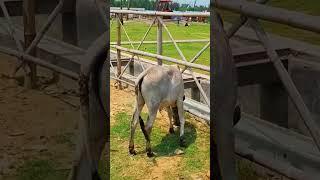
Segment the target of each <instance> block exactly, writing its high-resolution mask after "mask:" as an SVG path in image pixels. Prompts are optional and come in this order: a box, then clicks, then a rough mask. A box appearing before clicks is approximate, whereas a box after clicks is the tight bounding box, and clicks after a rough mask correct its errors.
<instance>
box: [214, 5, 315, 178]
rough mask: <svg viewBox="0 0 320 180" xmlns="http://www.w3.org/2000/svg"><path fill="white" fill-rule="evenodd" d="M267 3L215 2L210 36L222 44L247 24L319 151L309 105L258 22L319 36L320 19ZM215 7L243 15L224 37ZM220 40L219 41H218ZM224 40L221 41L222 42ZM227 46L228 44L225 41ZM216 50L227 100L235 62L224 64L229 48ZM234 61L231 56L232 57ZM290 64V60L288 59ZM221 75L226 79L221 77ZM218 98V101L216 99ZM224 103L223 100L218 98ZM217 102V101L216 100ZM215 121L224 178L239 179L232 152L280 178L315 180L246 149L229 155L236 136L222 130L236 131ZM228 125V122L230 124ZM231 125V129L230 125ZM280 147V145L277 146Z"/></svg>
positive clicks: (217, 87) (239, 148)
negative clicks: (263, 21) (276, 174)
mask: <svg viewBox="0 0 320 180" xmlns="http://www.w3.org/2000/svg"><path fill="white" fill-rule="evenodd" d="M267 1H268V0H257V3H255V2H248V1H245V0H228V1H225V0H214V1H213V3H212V4H211V5H212V9H211V11H212V12H213V16H215V17H212V19H213V26H212V31H211V34H214V36H213V39H214V41H217V42H216V43H218V42H219V37H224V38H226V39H229V38H231V37H232V36H233V35H234V34H235V33H236V32H237V31H238V29H239V28H240V27H241V26H242V25H244V24H245V23H247V24H248V25H249V27H251V28H252V29H253V30H254V32H255V34H256V36H257V38H258V39H259V40H260V42H261V44H262V45H263V47H264V48H265V50H266V53H267V55H268V57H269V59H270V61H271V62H272V64H273V66H274V68H275V69H276V72H277V74H278V76H279V78H280V80H281V82H282V84H283V86H284V87H285V89H286V91H287V93H288V95H289V97H290V99H291V100H292V102H293V104H294V105H295V107H296V109H297V110H298V112H299V114H300V116H301V118H302V120H303V122H304V123H305V125H306V127H307V129H308V131H309V132H310V134H311V137H312V139H313V141H314V144H315V145H316V147H317V148H318V150H320V129H319V126H318V125H317V123H316V122H315V119H314V118H313V117H312V116H311V113H310V111H309V110H308V108H307V106H306V104H305V103H304V101H303V99H302V96H301V95H300V93H299V91H298V90H297V88H296V86H295V84H294V83H293V80H292V79H291V77H290V75H289V74H288V72H287V70H286V68H285V67H284V65H283V64H282V62H281V59H280V58H279V55H278V53H277V52H276V50H275V48H274V47H273V44H271V41H270V39H269V37H268V35H267V33H266V32H265V30H264V28H263V27H262V26H261V23H260V22H259V19H261V20H267V21H271V22H277V23H281V24H285V25H289V26H292V27H295V28H300V29H304V30H309V31H313V32H317V33H319V32H320V18H319V17H315V16H311V15H304V14H301V13H298V12H292V11H288V10H284V9H280V8H275V7H270V6H265V5H262V4H264V3H266V2H267ZM213 7H215V8H217V9H218V10H219V9H223V10H227V11H231V12H234V13H238V14H240V17H239V18H238V19H237V20H236V21H234V23H233V24H232V26H231V27H230V28H229V29H228V30H226V32H225V33H224V30H223V27H222V24H221V22H220V21H221V19H220V18H219V17H217V16H219V14H218V13H217V12H216V11H215V10H214V9H213ZM217 36H218V37H217ZM221 39H223V38H220V40H221ZM226 42H227V41H226ZM214 45H216V47H215V46H213V48H214V53H217V56H215V57H218V59H215V61H217V64H215V66H216V67H217V68H219V67H220V69H218V70H217V71H218V72H219V73H220V75H219V73H217V75H216V76H214V77H213V78H214V79H215V82H221V83H218V84H215V87H214V88H215V89H214V91H216V93H217V94H216V95H217V96H219V95H221V96H224V95H225V94H224V93H222V91H223V89H228V88H235V87H233V86H232V85H231V84H230V83H229V84H228V83H222V81H227V80H230V76H232V75H233V73H232V71H231V69H230V66H234V62H233V60H232V58H230V59H228V61H230V62H229V64H227V63H226V62H222V61H225V59H222V57H230V56H231V55H230V53H231V51H230V49H229V48H230V47H228V46H224V47H223V48H219V47H217V46H218V45H217V44H214ZM231 57H232V56H231ZM289 60H290V58H289ZM221 74H223V75H225V76H222V75H221ZM216 98H219V97H216ZM219 99H220V100H222V99H221V98H219ZM229 100H230V103H231V101H234V99H229ZM216 101H217V100H216ZM221 103H228V102H222V101H219V102H216V104H217V105H218V104H221ZM215 113H225V112H215ZM215 117H219V118H218V119H215V121H217V124H220V125H217V130H218V132H217V133H218V134H217V137H218V138H217V139H218V142H217V146H218V154H219V158H220V161H219V162H220V163H221V172H222V177H230V178H236V175H235V170H234V169H232V168H234V167H235V166H234V164H235V160H234V158H230V157H231V156H232V154H233V152H236V153H237V154H239V155H241V156H243V157H246V158H249V159H250V160H253V161H255V162H257V163H258V164H261V165H263V166H266V167H268V168H271V169H273V170H275V171H277V172H279V173H280V174H282V175H284V176H286V177H289V178H293V179H315V177H312V176H310V175H308V174H305V173H304V172H303V171H301V170H300V169H297V168H295V167H292V166H288V165H286V164H281V163H277V161H274V160H271V159H265V158H264V157H263V156H261V155H259V154H256V153H254V152H252V151H251V152H250V151H249V150H248V149H243V148H242V146H237V147H236V148H235V149H231V150H230V151H225V149H230V147H233V148H234V145H232V144H234V136H230V135H229V134H228V133H230V131H229V130H226V131H225V130H221V127H225V128H226V127H227V128H229V129H230V130H231V129H232V128H233V127H231V126H230V124H231V123H230V121H231V119H230V118H226V116H224V115H223V114H216V115H215ZM228 121H229V122H228ZM228 123H229V125H228ZM226 137H227V138H226ZM227 145H230V146H227ZM278 146H281V145H278Z"/></svg>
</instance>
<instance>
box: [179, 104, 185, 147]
mask: <svg viewBox="0 0 320 180" xmlns="http://www.w3.org/2000/svg"><path fill="white" fill-rule="evenodd" d="M177 109H178V114H179V120H180V146H181V147H186V140H185V137H184V123H185V119H184V110H183V101H182V100H178V101H177Z"/></svg>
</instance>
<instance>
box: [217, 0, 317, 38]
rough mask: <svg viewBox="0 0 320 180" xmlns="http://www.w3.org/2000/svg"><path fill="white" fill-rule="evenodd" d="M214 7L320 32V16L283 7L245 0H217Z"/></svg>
mask: <svg viewBox="0 0 320 180" xmlns="http://www.w3.org/2000/svg"><path fill="white" fill-rule="evenodd" d="M213 5H214V7H217V8H220V9H225V10H229V11H233V12H236V13H240V14H243V15H246V16H249V17H254V18H259V19H263V20H267V21H272V22H277V23H280V24H285V25H289V26H292V27H295V28H299V29H304V30H309V31H313V32H317V33H320V18H319V17H317V16H311V15H306V14H303V13H299V12H294V11H289V10H285V9H282V8H276V7H270V6H265V5H261V4H257V3H255V2H247V1H245V0H228V1H225V0H215V1H213Z"/></svg>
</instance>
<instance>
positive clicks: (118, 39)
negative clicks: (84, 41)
mask: <svg viewBox="0 0 320 180" xmlns="http://www.w3.org/2000/svg"><path fill="white" fill-rule="evenodd" d="M120 16H121V15H120V14H117V17H116V18H119V21H117V45H118V46H121V18H120ZM120 75H121V50H120V49H117V77H118V78H120ZM118 85H119V86H118V87H119V89H122V85H121V81H118Z"/></svg>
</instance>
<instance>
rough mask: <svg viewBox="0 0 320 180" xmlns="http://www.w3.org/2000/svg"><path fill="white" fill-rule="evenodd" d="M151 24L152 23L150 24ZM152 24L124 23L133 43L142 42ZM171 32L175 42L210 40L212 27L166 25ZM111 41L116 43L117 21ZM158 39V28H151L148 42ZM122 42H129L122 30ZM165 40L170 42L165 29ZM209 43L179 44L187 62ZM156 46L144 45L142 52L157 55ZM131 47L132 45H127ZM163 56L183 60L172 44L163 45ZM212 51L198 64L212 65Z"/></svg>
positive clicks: (114, 24)
mask: <svg viewBox="0 0 320 180" xmlns="http://www.w3.org/2000/svg"><path fill="white" fill-rule="evenodd" d="M150 23H151V22H150ZM150 23H149V24H148V23H146V22H137V21H128V22H125V23H124V26H125V28H126V31H127V33H128V36H129V37H130V40H132V41H141V39H142V37H143V36H144V34H145V32H146V31H147V29H148V27H149V25H150ZM166 25H167V27H168V29H169V31H170V32H171V34H172V36H173V37H174V38H175V40H186V39H210V26H209V24H203V23H191V25H190V26H188V27H185V26H184V25H183V24H180V25H177V24H175V23H166ZM110 36H111V41H112V42H115V41H116V21H114V22H113V24H112V25H111V34H110ZM156 38H157V27H156V25H154V26H153V27H152V28H151V31H150V33H149V34H148V36H147V38H146V41H156ZM121 40H122V41H128V39H127V37H126V35H125V33H124V32H123V30H122V36H121ZM163 40H170V38H169V36H168V34H167V32H166V31H165V30H164V29H163ZM206 44H207V43H178V45H179V47H180V49H181V51H182V52H183V54H184V55H185V57H186V59H187V60H191V59H192V58H193V57H194V56H195V55H196V54H197V53H198V52H199V51H200V50H201V49H202V48H203V47H204V46H205V45H206ZM134 46H135V48H137V47H138V44H135V45H134ZM156 46H157V45H156V44H143V45H142V46H141V47H140V50H143V51H147V52H151V53H156V52H157V48H156ZM127 47H130V48H131V46H130V45H127ZM163 55H165V56H169V57H174V58H177V59H181V57H180V55H179V53H178V51H177V50H176V48H175V47H174V45H173V44H172V43H170V44H163ZM209 56H210V51H209V48H208V49H207V50H206V51H205V52H204V53H203V54H202V55H201V56H200V57H199V59H198V60H197V63H199V64H204V65H208V66H209V65H210V60H209Z"/></svg>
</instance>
